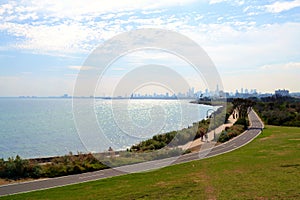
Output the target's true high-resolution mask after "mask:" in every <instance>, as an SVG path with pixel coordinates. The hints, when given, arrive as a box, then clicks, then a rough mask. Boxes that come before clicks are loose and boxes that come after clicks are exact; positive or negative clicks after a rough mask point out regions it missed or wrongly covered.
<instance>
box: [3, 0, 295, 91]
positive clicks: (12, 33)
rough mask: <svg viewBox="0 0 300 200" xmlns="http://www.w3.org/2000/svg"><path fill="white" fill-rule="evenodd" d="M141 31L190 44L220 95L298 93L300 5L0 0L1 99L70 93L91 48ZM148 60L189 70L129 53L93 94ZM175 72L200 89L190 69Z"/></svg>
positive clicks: (152, 54) (166, 59)
mask: <svg viewBox="0 0 300 200" xmlns="http://www.w3.org/2000/svg"><path fill="white" fill-rule="evenodd" d="M143 28H161V29H166V30H172V31H176V32H178V33H180V34H183V35H185V36H187V37H188V38H190V39H192V40H194V41H195V42H196V43H197V44H199V46H201V47H202V48H203V49H204V50H205V51H206V53H207V54H208V56H209V57H210V58H211V60H212V61H213V62H214V64H215V66H216V68H217V70H218V72H219V74H220V77H221V79H222V83H223V89H224V90H225V91H233V92H235V90H236V89H239V90H240V88H244V89H245V88H248V89H249V90H250V89H257V90H258V91H261V92H274V90H275V89H289V90H290V91H291V92H297V91H298V92H299V91H300V87H299V81H298V79H299V74H300V73H299V72H300V40H299V36H300V0H289V1H284V0H280V1H277V0H269V1H261V0H251V1H250V0H249V1H248V0H185V1H180V0H160V1H150V0H135V1H133V0H132V1H130V0H120V1H119V0H114V1H93V0H87V1H78V0H72V1H67V0H65V1H63V0H53V1H49V2H47V1H38V0H31V1H26V0H21V1H1V0H0V96H32V95H35V96H52V95H55V96H56V95H63V94H66V93H67V94H70V95H71V94H72V93H73V90H74V85H75V82H76V78H77V75H78V73H79V71H80V69H81V70H95V69H94V68H93V67H89V66H85V67H83V68H82V67H81V66H83V64H84V62H85V60H86V59H87V57H88V56H89V54H90V53H91V52H92V51H93V50H94V49H96V48H97V47H98V46H99V45H101V44H103V43H105V42H106V41H107V40H109V39H110V38H112V37H114V36H117V35H118V34H120V33H124V32H127V31H132V30H136V29H143ZM153 62H154V63H155V64H163V65H168V66H169V67H170V68H172V69H173V68H174V70H175V71H176V70H177V69H176V66H179V65H186V66H188V65H189V64H188V63H186V62H184V61H182V60H180V58H178V57H177V58H176V56H174V55H169V54H168V53H165V52H164V53H163V52H161V51H154V50H153V51H147V50H142V51H140V52H131V53H129V54H128V55H125V56H123V57H121V58H119V59H117V60H116V61H115V62H114V63H112V65H111V66H110V69H108V70H107V71H106V74H104V75H103V77H102V80H100V81H99V84H100V86H101V87H98V88H100V89H99V91H97V92H96V93H95V94H97V95H109V94H110V93H111V91H112V90H113V88H114V86H115V85H117V83H118V82H119V81H120V79H121V78H122V77H124V76H126V73H128V72H130V70H132V69H134V68H136V67H138V66H141V65H148V64H153ZM178 73H180V74H181V75H182V76H183V77H184V78H185V79H186V80H187V82H188V84H189V85H190V86H191V87H195V88H196V89H197V90H202V91H203V90H205V83H204V81H203V80H201V78H199V77H197V76H195V73H194V72H193V69H192V67H191V66H188V67H184V70H183V68H182V69H179V70H178ZM101 81H102V82H101ZM101 83H104V85H103V84H102V85H101ZM156 88H157V87H156ZM162 92H163V90H162ZM91 95H93V94H91Z"/></svg>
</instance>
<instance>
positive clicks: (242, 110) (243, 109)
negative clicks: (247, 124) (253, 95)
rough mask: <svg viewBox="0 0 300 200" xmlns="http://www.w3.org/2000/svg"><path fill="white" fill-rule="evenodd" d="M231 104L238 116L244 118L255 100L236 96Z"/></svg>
mask: <svg viewBox="0 0 300 200" xmlns="http://www.w3.org/2000/svg"><path fill="white" fill-rule="evenodd" d="M232 104H233V108H234V109H236V110H237V112H238V115H239V117H240V118H246V117H247V115H248V114H249V112H250V108H252V106H254V105H255V102H254V101H252V100H250V99H241V98H237V99H234V100H233V101H232Z"/></svg>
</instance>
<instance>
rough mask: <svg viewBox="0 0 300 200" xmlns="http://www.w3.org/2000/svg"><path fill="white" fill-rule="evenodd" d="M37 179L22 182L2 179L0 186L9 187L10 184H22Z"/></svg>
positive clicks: (22, 180)
mask: <svg viewBox="0 0 300 200" xmlns="http://www.w3.org/2000/svg"><path fill="white" fill-rule="evenodd" d="M33 180H36V179H30V178H28V179H21V180H9V179H0V185H8V184H14V183H22V182H28V181H33Z"/></svg>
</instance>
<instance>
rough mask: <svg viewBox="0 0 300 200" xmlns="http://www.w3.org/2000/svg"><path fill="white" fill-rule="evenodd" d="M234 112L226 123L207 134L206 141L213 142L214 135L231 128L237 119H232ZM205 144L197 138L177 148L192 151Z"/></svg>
mask: <svg viewBox="0 0 300 200" xmlns="http://www.w3.org/2000/svg"><path fill="white" fill-rule="evenodd" d="M235 113H236V111H234V112H233V114H231V115H230V116H229V118H228V122H227V123H226V124H222V125H221V126H219V127H217V128H216V129H214V130H211V131H209V132H208V133H207V136H208V138H207V141H210V142H211V141H213V140H214V135H215V134H219V133H221V132H222V131H223V130H225V128H226V127H231V126H233V124H234V123H235V122H236V121H237V119H238V118H234V117H233V115H235ZM204 143H205V139H204V138H203V141H202V140H201V138H198V139H196V140H194V141H191V142H188V143H187V144H185V145H182V146H179V147H180V148H182V149H183V150H187V149H194V148H197V147H200V146H202V145H203V144H204Z"/></svg>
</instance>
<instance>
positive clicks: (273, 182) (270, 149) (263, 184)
mask: <svg viewBox="0 0 300 200" xmlns="http://www.w3.org/2000/svg"><path fill="white" fill-rule="evenodd" d="M299 155H300V128H290V127H276V126H266V129H265V130H264V131H263V134H261V135H260V136H259V137H257V138H256V139H255V140H254V141H253V142H251V143H250V144H248V145H246V146H244V147H242V148H241V149H238V150H236V151H233V152H230V153H227V154H224V155H220V156H217V157H213V158H209V159H204V160H200V161H193V162H189V163H184V164H180V165H175V166H170V167H166V168H163V169H160V170H156V171H152V172H147V173H138V174H130V175H125V176H119V177H114V178H109V179H104V180H99V181H94V182H89V183H83V184H77V185H71V186H66V187H61V188H55V189H49V190H44V191H37V192H31V193H25V194H19V195H13V196H7V197H3V198H0V199H22V200H24V199H64V200H66V199H72V200H73V199H122V200H126V199H197V200H199V199H300V156H299Z"/></svg>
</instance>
